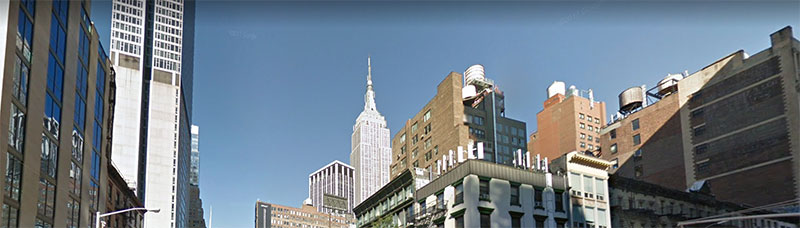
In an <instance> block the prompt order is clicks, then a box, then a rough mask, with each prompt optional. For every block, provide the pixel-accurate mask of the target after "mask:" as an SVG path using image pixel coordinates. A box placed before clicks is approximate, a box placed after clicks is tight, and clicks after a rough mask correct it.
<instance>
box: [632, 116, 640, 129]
mask: <svg viewBox="0 0 800 228" xmlns="http://www.w3.org/2000/svg"><path fill="white" fill-rule="evenodd" d="M631 127H632V128H633V130H634V131H635V130H639V119H635V120H633V121H631Z"/></svg>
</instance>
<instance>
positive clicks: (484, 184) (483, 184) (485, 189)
mask: <svg viewBox="0 0 800 228" xmlns="http://www.w3.org/2000/svg"><path fill="white" fill-rule="evenodd" d="M478 199H479V200H483V201H490V200H491V199H490V198H489V179H481V180H480V195H478Z"/></svg>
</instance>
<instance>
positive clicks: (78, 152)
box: [72, 128, 85, 162]
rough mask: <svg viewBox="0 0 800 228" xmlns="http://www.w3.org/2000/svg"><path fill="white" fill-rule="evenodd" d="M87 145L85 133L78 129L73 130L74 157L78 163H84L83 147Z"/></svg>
mask: <svg viewBox="0 0 800 228" xmlns="http://www.w3.org/2000/svg"><path fill="white" fill-rule="evenodd" d="M84 143H85V138H84V137H83V133H81V132H80V131H78V129H75V128H73V129H72V157H73V158H75V160H78V162H82V161H83V149H84V147H83V145H84Z"/></svg>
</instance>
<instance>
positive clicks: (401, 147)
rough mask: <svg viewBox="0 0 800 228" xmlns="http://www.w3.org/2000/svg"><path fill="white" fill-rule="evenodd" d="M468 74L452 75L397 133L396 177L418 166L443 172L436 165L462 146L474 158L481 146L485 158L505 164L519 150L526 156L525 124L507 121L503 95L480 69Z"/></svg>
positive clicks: (394, 152)
mask: <svg viewBox="0 0 800 228" xmlns="http://www.w3.org/2000/svg"><path fill="white" fill-rule="evenodd" d="M465 75H466V76H462V75H461V74H459V73H456V72H450V74H448V75H447V77H445V79H444V80H443V81H442V82H441V83H439V85H438V87H437V92H436V95H434V96H433V98H431V100H430V101H428V103H427V104H425V105H424V106H423V107H422V108H421V110H420V111H419V112H418V113H417V114H415V115H414V116H413V117H412V118H410V119H409V120H408V121H406V124H405V125H404V126H403V127H402V128H401V129H400V130H399V131H398V132H397V133H396V134H395V135H394V138H393V139H392V166H391V170H392V171H391V173H392V177H397V176H398V175H400V173H402V172H404V171H405V170H408V169H413V168H423V169H425V170H426V171H427V172H428V173H430V174H433V173H439V172H440V170H438V168H436V167H437V164H436V161H437V160H441V158H442V157H443V156H448V155H449V154H450V153H451V152H450V151H455V150H457V149H458V147H459V146H461V147H462V149H464V150H471V152H472V153H473V154H474V153H475V152H476V150H477V149H478V145H479V143H481V145H483V146H482V150H483V151H484V153H483V154H484V157H482V159H484V160H487V161H491V162H495V163H498V164H505V165H512V164H514V156H515V155H514V154H515V153H516V152H517V151H521V152H522V153H525V151H526V149H525V145H526V140H525V134H526V132H525V123H524V122H521V121H518V120H514V119H511V118H507V117H506V115H505V113H506V112H505V102H504V100H505V95H504V94H503V92H502V91H501V90H500V89H499V88H498V86H497V85H495V83H494V82H493V81H492V80H490V79H487V78H486V77H485V75H484V68H483V66H481V65H473V66H471V67H469V68H468V69H467V70H466V72H465ZM462 77H464V79H462ZM465 81H466V83H465ZM440 165H441V164H440Z"/></svg>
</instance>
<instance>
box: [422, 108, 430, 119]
mask: <svg viewBox="0 0 800 228" xmlns="http://www.w3.org/2000/svg"><path fill="white" fill-rule="evenodd" d="M430 119H431V110H430V109H428V111H427V112H425V115H422V122H428V120H430Z"/></svg>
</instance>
